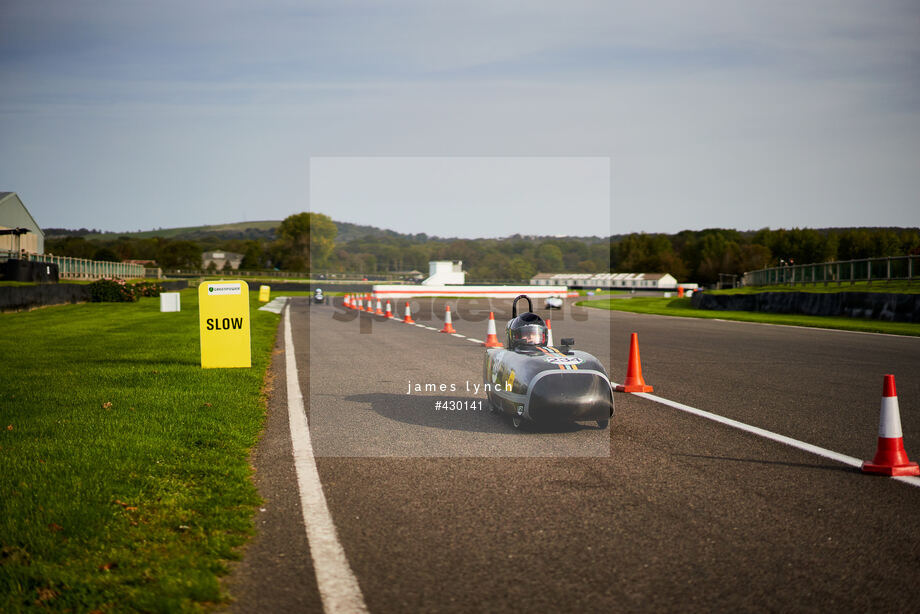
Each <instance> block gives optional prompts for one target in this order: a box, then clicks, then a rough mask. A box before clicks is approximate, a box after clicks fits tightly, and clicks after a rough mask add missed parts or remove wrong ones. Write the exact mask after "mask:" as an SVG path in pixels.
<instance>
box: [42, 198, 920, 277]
mask: <svg viewBox="0 0 920 614" xmlns="http://www.w3.org/2000/svg"><path fill="white" fill-rule="evenodd" d="M338 234H339V226H337V224H336V223H335V222H333V221H332V220H331V219H330V218H329V217H328V216H326V215H323V214H320V213H298V214H294V215H291V216H289V217H287V218H285V219H284V220H283V221H282V222H281V223H280V224H279V226H278V227H277V228H276V229H275V232H274V235H273V237H272V238H256V239H251V238H250V239H239V238H229V239H228V238H222V237H221V236H220V235H219V234H215V235H214V236H208V237H196V238H194V239H188V238H175V239H166V238H162V237H154V238H135V237H130V236H122V237H119V238H117V239H114V240H112V239H109V240H104V239H86V238H84V237H82V236H78V235H76V234H74V235H71V236H58V237H51V238H48V239H47V240H46V242H45V245H46V251H47V252H49V253H55V254H58V255H66V256H75V257H79V258H87V259H94V260H116V261H120V260H153V261H155V262H156V263H157V265H158V266H160V267H162V268H164V269H183V268H185V269H200V268H201V263H202V259H201V256H202V253H203V252H205V251H210V250H225V251H229V252H236V253H240V254H243V262H242V264H241V265H240V268H241V269H243V270H249V271H258V270H268V269H277V270H286V271H299V272H308V271H309V272H310V273H311V274H312V275H314V276H316V275H319V274H327V275H328V274H357V275H363V276H370V277H373V276H380V275H384V274H392V273H396V272H408V271H412V270H417V271H419V272H421V273H422V274H423V275H425V274H427V270H428V262H429V261H431V260H462V261H463V268H464V270H465V271H466V272H467V279H468V280H469V281H471V282H476V281H480V282H483V281H521V280H527V279H529V278H530V277H532V276H533V275H535V274H537V273H563V272H565V273H599V272H608V271H609V272H644V273H670V274H672V275H674V276H675V277H676V278H677V279H678V280H679V281H689V282H697V283H702V284H710V283H714V282H716V281H718V278H719V274H722V273H727V274H735V275H740V274H742V273H745V272H747V271H754V270H757V269H762V268H767V267H771V266H781V265H784V264H793V263H797V264H809V263H819V262H829V261H834V260H855V259H860V258H872V257H882V256H903V255H906V254H920V229H918V228H845V229H839V228H837V229H810V228H794V229H776V230H772V229H768V228H765V229H761V230H757V231H738V230H731V229H720V228H713V229H707V230H699V231H696V230H684V231H681V232H679V233H676V234H646V233H633V234H628V235H616V236H610V237H580V238H572V237H523V236H520V235H514V236H511V237H507V238H503V239H456V238H447V239H445V238H439V237H429V236H427V235H405V234H399V233H394V232H379V233H374V234H369V235H364V236H355V235H354V233H353V232H349V233H348V239H347V240H345V241H342V240H341V239H340V238H339V237H338Z"/></svg>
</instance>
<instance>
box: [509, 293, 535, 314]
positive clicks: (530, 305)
mask: <svg viewBox="0 0 920 614" xmlns="http://www.w3.org/2000/svg"><path fill="white" fill-rule="evenodd" d="M522 298H523V299H527V311H531V312H532V311H533V303H531V302H530V297H529V296H527V295H526V294H521V295H520V296H518V297H517V298H515V299H514V302H513V303H511V317H512V318H516V317H517V302H518V301H519V300H521V299H522Z"/></svg>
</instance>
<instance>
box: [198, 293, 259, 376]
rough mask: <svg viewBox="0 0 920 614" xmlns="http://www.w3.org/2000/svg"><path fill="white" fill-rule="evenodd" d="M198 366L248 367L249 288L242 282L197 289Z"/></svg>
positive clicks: (249, 362) (249, 354) (250, 355)
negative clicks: (199, 353)
mask: <svg viewBox="0 0 920 614" xmlns="http://www.w3.org/2000/svg"><path fill="white" fill-rule="evenodd" d="M198 324H199V328H200V333H201V366H202V368H205V369H213V368H228V367H251V366H252V353H251V350H250V341H249V286H248V285H247V284H246V282H245V281H212V282H204V283H203V284H201V285H200V286H198Z"/></svg>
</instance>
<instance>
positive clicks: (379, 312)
mask: <svg viewBox="0 0 920 614" xmlns="http://www.w3.org/2000/svg"><path fill="white" fill-rule="evenodd" d="M381 307H382V306H381V305H380V297H379V296H378V297H377V311H375V312H374V313H376V314H377V315H378V316H382V315H383V309H382V308H381Z"/></svg>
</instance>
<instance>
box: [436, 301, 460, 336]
mask: <svg viewBox="0 0 920 614" xmlns="http://www.w3.org/2000/svg"><path fill="white" fill-rule="evenodd" d="M444 308H445V310H446V311H445V312H444V328H442V329H441V330H439V331H438V332H439V333H455V332H457V331H456V329H455V328H454V325H453V323H451V321H450V305H445V306H444Z"/></svg>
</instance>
